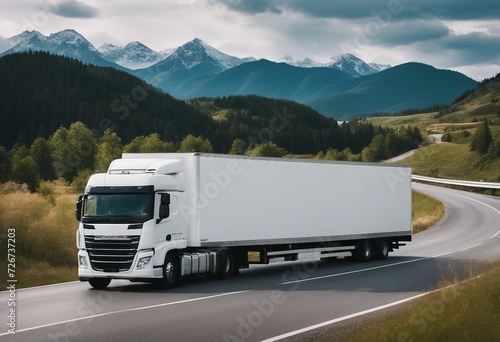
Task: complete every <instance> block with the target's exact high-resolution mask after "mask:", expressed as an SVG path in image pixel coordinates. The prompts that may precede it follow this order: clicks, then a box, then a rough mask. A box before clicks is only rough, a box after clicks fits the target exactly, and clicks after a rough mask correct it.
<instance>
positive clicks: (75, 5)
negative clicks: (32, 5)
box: [47, 0, 99, 18]
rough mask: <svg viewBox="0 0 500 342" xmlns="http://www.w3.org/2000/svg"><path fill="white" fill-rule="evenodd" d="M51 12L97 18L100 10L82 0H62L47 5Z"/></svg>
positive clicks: (73, 16)
mask: <svg viewBox="0 0 500 342" xmlns="http://www.w3.org/2000/svg"><path fill="white" fill-rule="evenodd" d="M47 9H48V11H49V12H50V13H52V14H55V15H58V16H60V17H67V18H95V17H97V16H98V15H99V10H98V9H97V8H95V7H92V6H90V5H88V4H86V3H84V2H82V1H80V0H62V1H59V2H55V3H50V4H48V6H47Z"/></svg>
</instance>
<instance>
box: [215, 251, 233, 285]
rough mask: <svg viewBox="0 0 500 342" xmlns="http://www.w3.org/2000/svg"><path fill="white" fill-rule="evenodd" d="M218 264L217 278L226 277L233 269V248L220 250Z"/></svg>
mask: <svg viewBox="0 0 500 342" xmlns="http://www.w3.org/2000/svg"><path fill="white" fill-rule="evenodd" d="M217 264H218V265H217V275H216V279H226V278H227V276H228V275H229V274H231V273H232V270H233V258H232V255H231V250H229V249H222V250H221V251H220V252H219V260H218V263H217Z"/></svg>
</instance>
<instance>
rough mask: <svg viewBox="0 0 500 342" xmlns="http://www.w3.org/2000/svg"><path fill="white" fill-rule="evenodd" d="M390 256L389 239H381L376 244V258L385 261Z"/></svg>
mask: <svg viewBox="0 0 500 342" xmlns="http://www.w3.org/2000/svg"><path fill="white" fill-rule="evenodd" d="M388 256H389V242H388V241H387V239H379V240H377V241H376V242H375V250H374V257H375V259H377V260H385V259H387V257H388Z"/></svg>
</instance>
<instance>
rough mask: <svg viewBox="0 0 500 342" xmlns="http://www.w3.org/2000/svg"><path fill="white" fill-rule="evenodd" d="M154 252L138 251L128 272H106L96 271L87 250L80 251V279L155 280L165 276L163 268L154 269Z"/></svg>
mask: <svg viewBox="0 0 500 342" xmlns="http://www.w3.org/2000/svg"><path fill="white" fill-rule="evenodd" d="M153 256H154V252H153V251H152V250H147V251H137V253H136V255H135V257H134V260H133V261H132V265H131V266H130V268H129V269H128V270H126V271H119V272H106V271H104V270H99V269H95V268H94V267H93V265H92V262H91V260H90V257H89V254H88V252H87V251H86V250H79V251H78V277H79V278H80V280H88V279H90V278H108V279H128V280H132V281H133V280H155V279H160V278H162V276H163V269H162V268H161V267H153Z"/></svg>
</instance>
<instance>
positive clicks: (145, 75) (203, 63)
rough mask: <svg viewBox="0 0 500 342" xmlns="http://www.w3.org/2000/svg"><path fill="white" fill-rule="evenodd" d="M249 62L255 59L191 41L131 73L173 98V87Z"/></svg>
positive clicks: (174, 89)
mask: <svg viewBox="0 0 500 342" xmlns="http://www.w3.org/2000/svg"><path fill="white" fill-rule="evenodd" d="M250 61H255V59H254V58H251V57H249V58H237V57H233V56H229V55H226V54H225V53H222V52H220V51H219V50H217V49H215V48H213V47H211V46H210V45H208V44H206V43H205V42H203V41H202V40H201V39H198V38H195V39H193V40H192V41H190V42H187V43H186V44H184V45H182V46H179V47H178V48H177V49H175V51H174V52H173V53H172V54H170V55H169V56H168V57H167V58H165V59H164V60H162V61H160V62H158V63H156V64H154V65H152V66H150V67H148V68H145V69H140V70H136V71H134V74H135V75H136V76H138V77H140V78H142V79H144V80H145V81H146V82H149V83H151V84H153V85H154V86H156V87H158V88H160V89H162V90H163V91H165V92H168V93H170V94H172V95H174V96H175V95H177V93H176V89H177V87H178V86H179V85H180V84H181V83H182V82H184V81H186V80H188V79H193V78H197V77H202V76H206V75H214V74H218V73H220V72H223V71H225V70H228V69H231V68H233V67H235V66H238V65H240V64H243V63H246V62H250Z"/></svg>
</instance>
